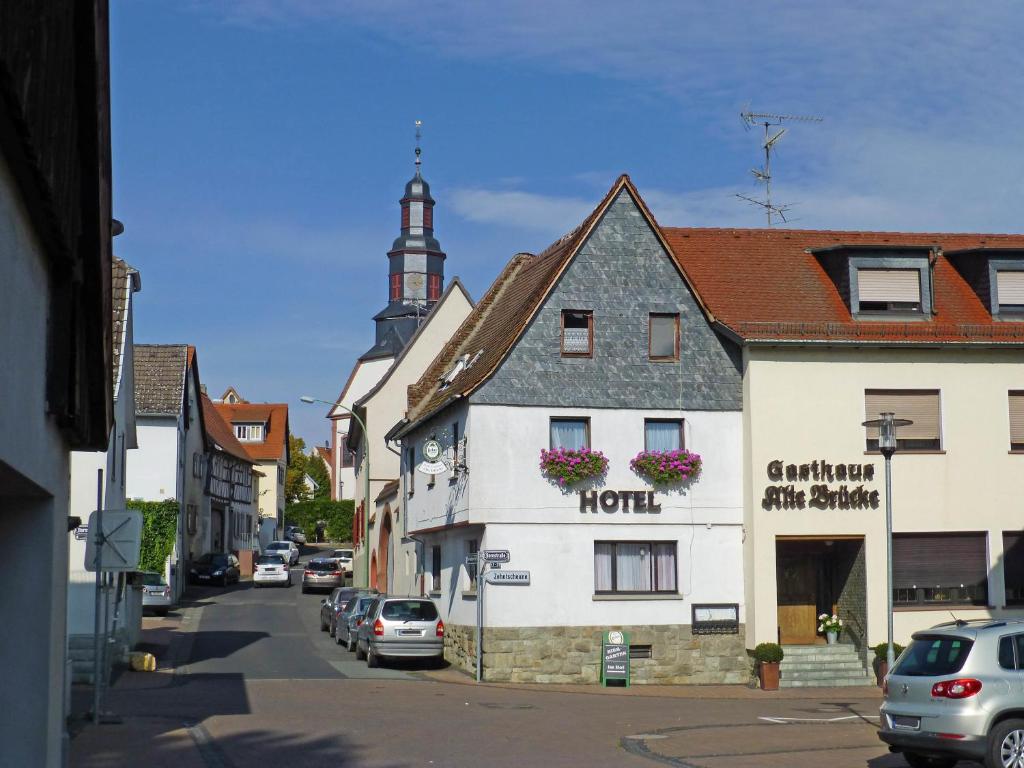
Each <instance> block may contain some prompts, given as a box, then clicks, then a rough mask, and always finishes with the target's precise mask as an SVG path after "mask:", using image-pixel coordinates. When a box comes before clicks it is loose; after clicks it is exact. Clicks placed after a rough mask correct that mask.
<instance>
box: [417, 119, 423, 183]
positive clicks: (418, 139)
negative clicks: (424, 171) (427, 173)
mask: <svg viewBox="0 0 1024 768" xmlns="http://www.w3.org/2000/svg"><path fill="white" fill-rule="evenodd" d="M422 127H423V121H422V120H417V121H416V173H417V174H419V172H420V164H421V163H422V162H423V161H422V160H420V153H421V152H422V151H423V150H421V149H420V136H421V135H422V133H421V131H420V129H421V128H422Z"/></svg>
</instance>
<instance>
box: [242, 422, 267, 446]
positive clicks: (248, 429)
mask: <svg viewBox="0 0 1024 768" xmlns="http://www.w3.org/2000/svg"><path fill="white" fill-rule="evenodd" d="M235 437H237V438H238V439H239V440H240V441H242V442H243V443H254V442H259V441H261V440H263V425H262V424H235Z"/></svg>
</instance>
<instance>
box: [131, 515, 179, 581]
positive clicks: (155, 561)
mask: <svg viewBox="0 0 1024 768" xmlns="http://www.w3.org/2000/svg"><path fill="white" fill-rule="evenodd" d="M125 506H126V507H128V508H129V509H138V510H140V511H141V512H142V550H141V552H140V554H139V570H140V571H155V572H156V573H163V572H164V566H165V564H166V563H167V558H168V557H170V555H171V551H172V550H173V549H174V538H175V536H177V533H178V511H179V510H178V502H176V501H175V500H174V499H165V500H164V501H142V500H141V499H129V500H128V501H126V502H125Z"/></svg>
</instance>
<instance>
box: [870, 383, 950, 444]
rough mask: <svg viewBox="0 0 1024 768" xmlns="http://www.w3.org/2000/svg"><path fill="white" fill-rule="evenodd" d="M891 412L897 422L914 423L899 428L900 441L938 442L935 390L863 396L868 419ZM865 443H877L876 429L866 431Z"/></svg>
mask: <svg viewBox="0 0 1024 768" xmlns="http://www.w3.org/2000/svg"><path fill="white" fill-rule="evenodd" d="M888 411H892V412H893V413H894V414H896V418H897V419H910V420H911V421H913V422H914V423H913V424H911V425H910V426H907V427H898V428H897V430H896V437H897V438H898V439H900V440H938V439H939V391H938V390H937V389H869V390H867V391H866V392H865V393H864V412H865V413H866V415H867V417H868V419H877V418H878V414H880V413H886V412H888ZM868 439H869V440H877V439H878V428H877V427H868Z"/></svg>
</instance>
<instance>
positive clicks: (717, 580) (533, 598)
mask: <svg viewBox="0 0 1024 768" xmlns="http://www.w3.org/2000/svg"><path fill="white" fill-rule="evenodd" d="M568 416H574V417H588V418H589V419H590V425H591V447H592V448H593V449H595V450H601V451H602V452H603V453H604V454H605V455H606V456H607V458H608V460H609V471H608V474H607V477H606V479H605V480H604V481H602V482H601V483H600V485H599V486H588V487H587V489H588V491H589V490H591V489H597V490H605V489H611V490H616V491H619V490H629V491H645V492H646V491H653V492H654V498H655V499H656V501H657V503H659V504H660V505H661V511H660V513H658V514H650V513H644V514H637V513H636V512H635V511H630V512H628V513H627V512H622V511H616V512H614V513H608V512H605V511H603V510H600V509H599V511H598V512H596V513H595V512H592V511H589V509H588V511H586V512H581V511H580V495H579V493H578V492H572V493H563V492H562V490H560V489H559V488H558V487H557V486H556V485H554V484H553V483H551V482H550V481H549V480H547V479H546V478H545V477H544V475H543V474H542V473H541V472H540V470H539V468H538V466H537V462H538V459H539V456H540V451H541V449H542V448H547V447H548V444H549V427H550V420H551V418H552V417H568ZM467 417H468V418H467ZM680 417H681V418H683V420H684V425H685V426H684V429H685V437H686V446H687V448H688V449H689V450H691V451H694V452H696V453H698V454H700V455H701V457H702V461H703V467H702V471H701V474H700V477H699V478H698V479H697V480H696V481H695V482H693V483H692V484H691V485H690V486H689V487H685V488H683V487H681V488H675V489H671V490H661V489H654V488H653V486H651V485H650V484H649V483H647V482H645V481H644V480H643V479H642V478H640V477H638V476H637V475H636V474H635V473H633V472H632V470H630V468H629V462H630V459H632V458H633V457H634V456H635V455H636V454H638V453H640V452H641V451H642V450H643V449H644V419H645V418H646V419H656V418H680ZM456 419H457V420H458V421H459V422H460V429H463V430H465V431H464V434H465V436H466V454H467V455H466V457H465V462H466V470H465V471H464V472H463V473H462V474H461V476H460V477H456V478H455V479H453V478H452V473H451V471H449V472H447V473H445V474H443V475H440V476H438V477H437V479H436V481H435V483H434V485H433V486H432V487H431V486H430V485H428V481H429V478H428V476H426V475H424V474H422V473H417V476H416V479H415V490H414V494H413V497H412V498H411V499H410V500H409V501H408V507H409V511H410V520H409V532H410V533H411V534H412V535H413V536H416V537H417V538H422V539H423V541H424V542H425V544H426V547H427V549H426V551H425V552H423V553H422V554H421V556H420V561H419V565H420V568H421V570H422V571H424V573H425V577H424V579H425V583H426V584H427V588H428V589H429V587H430V581H431V578H430V576H431V574H430V569H431V562H430V561H431V551H430V548H431V547H432V546H435V545H437V544H440V546H441V547H442V561H443V568H442V574H441V580H440V581H441V588H440V590H439V591H438V592H437V593H436V594H437V595H438V598H439V599H438V604H439V606H440V607H441V610H442V616H443V618H444V619H445V620H446V621H451V622H453V623H455V624H473V623H474V622H475V615H476V614H475V612H476V606H475V602H474V601H472V600H464V599H463V596H464V594H465V593H466V592H467V591H469V573H468V571H467V568H466V565H465V558H466V555H467V554H468V552H469V549H468V546H469V545H468V542H470V541H474V540H475V541H476V542H477V544H478V545H479V547H480V548H481V549H507V550H510V552H511V553H512V562H511V563H510V566H508V567H511V568H514V569H526V570H529V571H530V573H531V576H530V579H531V583H530V586H528V587H504V586H496V587H488V588H487V589H488V594H487V604H486V611H485V625H486V626H489V627H537V626H553V625H566V626H603V625H615V624H628V625H645V624H646V625H657V624H688V623H689V622H690V616H691V608H692V605H693V603H738V604H739V606H740V622H743V621H744V614H743V611H744V599H743V578H742V571H741V569H740V568H739V567H738V565H739V563H741V562H742V552H743V498H742V487H743V481H742V460H741V457H742V442H741V441H742V420H741V414H739V413H736V412H700V411H698V412H678V411H664V410H649V411H639V410H618V409H616V410H611V409H578V408H572V409H564V408H559V409H552V408H526V407H512V406H489V405H474V406H469V407H468V408H466V407H463V408H461V409H452V410H451V412H446V414H445V418H444V419H443V420H441V421H436V422H428V423H427V424H425V425H424V426H423V427H422V428H420V429H418V430H416V432H414V433H412V434H411V435H409V436H408V438H407V440H406V442H407V443H409V444H414V445H417V446H420V445H422V442H423V441H424V440H425V439H426V437H427V436H428V435H431V434H433V435H437V434H439V433H441V432H443V431H445V430H450V428H451V427H450V424H451V423H452V422H454V421H455V420H456ZM421 458H422V457H420V459H421ZM442 526H444V527H447V528H448V530H447V531H445V533H444V536H443V537H442V536H441V535H440V534H433V535H431V534H430V533H424V532H429V531H431V530H436V529H438V528H440V527H442ZM421 534H422V535H421ZM624 540H629V541H659V542H660V541H671V542H676V564H677V583H678V587H679V589H678V594H676V595H671V596H668V595H645V596H642V597H641V596H635V595H631V596H628V597H616V596H605V595H597V594H595V585H594V542H596V541H624ZM446 550H447V551H446Z"/></svg>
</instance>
